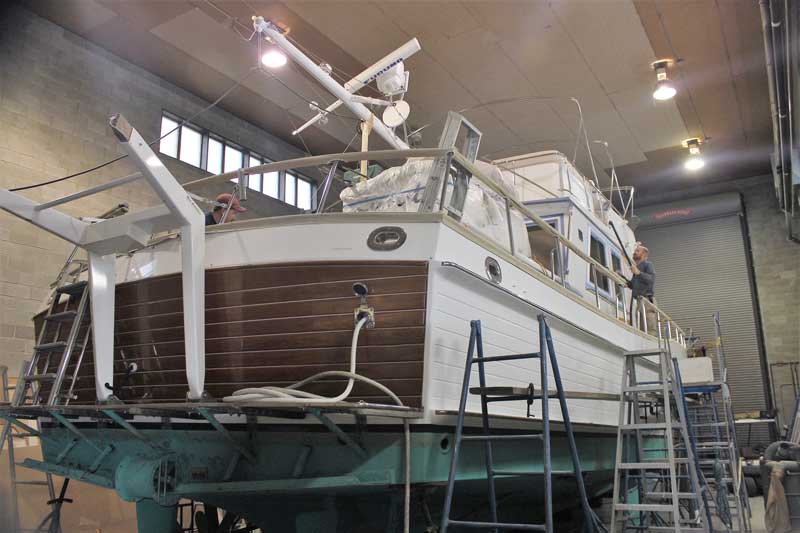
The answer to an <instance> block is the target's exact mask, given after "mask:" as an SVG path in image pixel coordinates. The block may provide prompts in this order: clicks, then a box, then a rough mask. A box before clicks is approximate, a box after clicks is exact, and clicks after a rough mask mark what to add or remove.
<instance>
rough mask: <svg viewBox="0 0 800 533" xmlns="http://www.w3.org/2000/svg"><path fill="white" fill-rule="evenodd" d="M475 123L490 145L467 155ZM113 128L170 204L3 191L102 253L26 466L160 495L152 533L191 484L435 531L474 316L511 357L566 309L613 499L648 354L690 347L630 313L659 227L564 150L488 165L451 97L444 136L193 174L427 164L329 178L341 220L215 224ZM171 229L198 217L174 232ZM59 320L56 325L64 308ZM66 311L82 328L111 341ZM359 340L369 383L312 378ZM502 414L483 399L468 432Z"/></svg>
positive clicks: (287, 516) (352, 519)
mask: <svg viewBox="0 0 800 533" xmlns="http://www.w3.org/2000/svg"><path fill="white" fill-rule="evenodd" d="M276 40H277V42H279V43H280V42H281V41H280V39H278V38H277V37H276ZM284 44H285V43H284ZM285 46H289V45H285ZM297 53H300V52H299V51H298V52H297ZM346 105H354V104H346ZM376 120H377V119H376ZM464 124H466V125H467V126H468V127H469V128H471V129H470V132H468V135H467V137H468V141H469V139H470V138H471V139H472V141H473V142H472V144H470V143H469V142H468V143H467V145H466V146H465V148H461V147H456V146H455V141H456V139H457V138H458V135H456V134H457V132H458V126H459V125H464ZM112 128H113V130H114V133H115V134H116V135H117V137H118V138H119V139H120V142H122V143H123V145H124V146H125V148H126V150H128V153H129V154H130V155H131V156H132V158H133V159H134V161H135V162H137V165H138V166H139V168H140V169H141V172H142V174H143V175H144V176H145V177H146V178H147V179H148V181H149V183H150V184H151V185H153V186H154V187H155V188H156V189H157V192H158V193H159V195H160V197H161V198H162V199H163V200H164V202H165V204H166V206H167V207H166V208H154V209H152V210H150V211H148V212H147V213H145V214H144V215H139V216H138V218H137V216H135V215H126V217H127V218H126V217H121V218H120V219H115V220H116V221H119V222H116V221H103V222H99V223H97V224H94V225H87V224H85V223H83V222H81V221H78V220H77V219H69V217H66V216H65V215H60V214H55V213H53V212H52V209H51V207H53V206H55V205H56V203H58V201H57V202H55V203H54V202H50V203H49V204H48V205H46V206H45V205H44V204H42V205H38V204H35V203H33V202H31V201H29V200H26V199H24V198H22V197H20V196H18V195H14V194H13V193H10V192H8V191H3V190H0V206H2V207H3V208H4V209H7V210H9V211H11V212H12V213H14V214H16V215H18V216H21V217H23V218H25V219H27V220H30V221H31V222H33V223H35V224H37V225H39V226H40V227H44V228H46V229H49V230H50V231H52V232H54V233H56V234H58V235H60V236H62V237H64V238H67V239H70V240H72V241H73V242H75V243H76V244H77V245H79V246H84V247H86V248H87V249H88V250H89V251H90V258H89V263H90V274H91V275H90V278H89V281H90V282H91V283H90V286H91V295H92V300H91V305H92V328H93V329H92V331H91V338H92V339H93V340H92V341H91V342H87V343H85V344H84V345H83V346H82V348H80V351H81V355H80V356H79V357H78V356H76V357H74V358H72V359H70V360H68V361H67V362H66V363H64V364H63V365H61V367H59V369H58V378H57V379H56V380H55V382H54V383H55V384H57V385H58V387H57V390H56V392H55V394H53V395H49V394H48V393H49V392H50V387H51V386H53V385H52V384H51V383H48V380H45V379H43V378H42V376H44V375H48V372H52V367H49V368H48V361H49V360H50V359H49V358H47V357H40V358H38V359H37V361H36V364H35V365H34V368H35V369H36V370H35V371H34V372H33V373H34V374H36V373H37V372H38V375H39V378H37V377H36V376H33V377H32V378H31V379H32V381H36V382H37V383H40V385H41V388H37V389H36V392H37V394H36V395H35V397H34V399H35V400H36V399H37V398H38V399H39V401H38V402H36V401H34V402H33V405H20V406H12V407H9V408H4V409H5V410H4V411H3V413H4V414H5V415H6V416H9V417H11V418H15V419H16V418H25V417H28V418H39V419H40V423H41V426H42V434H41V435H42V439H43V440H42V447H43V461H33V460H30V459H29V460H26V462H25V464H26V466H29V467H30V468H34V469H38V470H41V471H44V472H48V473H51V474H57V475H61V476H65V477H71V478H75V479H80V480H82V481H85V482H89V483H94V484H97V485H100V486H105V487H109V488H114V489H115V490H116V491H117V492H118V493H119V494H120V496H121V497H123V498H125V499H127V500H130V501H136V502H137V505H138V506H139V509H140V511H141V513H140V525H139V528H140V531H146V530H160V529H159V528H164V527H165V524H169V523H170V521H171V520H174V511H171V510H170V509H171V508H172V506H174V505H175V504H177V502H178V501H180V500H181V499H192V500H195V501H202V502H204V503H205V504H207V505H215V506H218V507H221V508H224V509H226V510H227V511H229V512H230V513H235V514H236V515H237V516H240V517H244V518H245V519H247V520H248V522H250V523H253V524H257V525H259V526H260V527H262V530H265V529H266V528H267V526H269V528H270V530H274V531H311V530H314V531H359V530H360V531H375V530H379V529H383V530H390V531H394V530H396V529H397V526H398V524H399V523H401V522H402V521H403V520H402V514H403V513H402V511H401V510H402V508H403V504H405V506H406V508H408V509H409V512H410V513H411V514H412V515H413V519H412V520H411V523H412V524H413V530H414V531H423V530H425V528H427V527H429V526H432V525H433V524H432V523H430V522H431V520H434V521H435V520H436V515H437V512H438V510H439V508H440V500H441V497H442V485H443V484H444V483H445V482H446V481H447V475H448V468H449V462H450V457H451V454H452V436H453V427H454V423H455V415H456V414H457V411H458V403H459V399H460V395H461V389H462V378H463V375H464V363H465V355H466V351H467V343H468V338H469V332H470V322H471V321H473V320H480V321H481V324H482V328H483V337H484V345H485V348H486V355H488V356H491V355H503V354H509V353H528V352H531V351H534V350H535V349H536V347H537V346H538V345H539V339H538V329H537V324H538V316H539V315H540V314H544V315H545V316H546V317H547V318H548V320H549V323H550V326H551V328H552V332H553V338H554V342H555V348H556V351H557V354H558V363H559V365H560V368H561V374H562V378H563V381H564V385H565V387H566V389H567V390H568V391H569V392H570V394H569V396H570V399H569V401H568V406H569V411H570V416H571V418H572V420H573V423H574V428H575V430H576V432H577V440H578V448H579V452H580V458H581V462H582V465H583V469H584V470H585V471H586V472H588V478H587V480H586V482H587V485H588V487H589V492H590V495H591V496H592V497H597V496H599V495H601V494H603V493H604V492H605V491H607V490H608V489H609V487H610V483H611V480H612V475H613V469H614V451H615V444H614V443H615V437H616V424H617V417H618V410H619V407H618V402H617V401H614V400H615V399H616V397H617V396H616V395H618V394H619V391H620V383H621V374H622V361H623V353H624V352H625V351H635V350H652V349H655V348H657V347H658V346H660V345H666V346H669V347H670V349H671V350H672V352H673V355H675V356H677V357H682V356H683V355H684V354H683V351H684V347H683V345H684V335H683V332H682V331H681V330H680V328H679V327H678V325H677V324H675V323H674V322H673V321H672V320H671V319H670V318H669V317H668V316H667V315H666V314H664V313H663V312H662V311H660V310H659V309H658V308H657V307H656V306H655V305H652V304H650V303H649V302H645V303H643V304H642V308H643V309H642V310H640V311H637V312H636V313H634V314H633V316H631V314H630V313H629V312H628V309H629V307H628V305H627V302H629V300H630V294H629V291H628V289H627V288H625V279H624V277H623V276H625V275H629V269H628V267H627V265H626V264H625V263H624V262H622V257H624V256H625V253H626V251H627V252H629V251H630V249H631V248H632V246H633V244H634V243H635V238H634V236H633V232H632V231H631V230H630V229H629V228H628V227H627V224H626V222H625V220H624V217H623V216H622V214H620V213H618V212H616V211H615V208H614V207H613V205H612V202H611V201H609V200H608V199H607V198H606V197H605V196H604V195H603V193H602V192H601V191H600V190H599V189H598V188H597V185H596V183H593V182H591V181H590V180H587V179H586V178H584V177H583V176H582V175H580V173H579V172H578V171H577V170H576V169H575V168H574V167H572V165H571V164H570V163H569V161H567V160H566V158H565V157H563V156H562V155H560V154H557V153H546V154H531V155H528V156H523V157H519V158H515V159H514V160H505V161H499V162H497V163H498V166H495V165H487V164H483V163H480V162H478V163H476V162H475V154H476V153H477V144H476V143H475V142H474V140H475V134H476V132H477V130H475V129H474V127H472V126H471V125H469V124H468V123H466V121H465V120H464V119H463V117H460V116H459V115H457V114H451V116H450V119H449V122H448V124H447V125H446V126H445V134H443V141H442V142H441V143H440V148H438V149H426V150H411V149H399V150H385V151H377V152H366V153H348V154H334V155H331V156H316V157H309V158H302V159H298V160H292V161H282V162H278V163H268V164H264V165H260V166H257V167H253V168H250V169H241V170H238V171H236V172H234V173H227V174H221V175H218V176H212V177H210V178H204V179H202V180H198V181H197V182H193V183H189V184H185V187H186V188H187V189H188V190H193V189H194V188H196V187H201V186H203V185H205V184H208V183H210V182H218V183H227V182H228V181H229V180H230V179H231V178H234V177H239V178H241V177H242V176H243V175H245V174H248V173H254V174H258V173H263V172H271V171H276V170H290V169H294V168H304V167H309V166H317V165H330V167H331V170H330V171H329V175H328V180H327V181H326V183H325V184H324V190H325V191H327V190H328V189H329V187H330V183H331V180H332V179H333V177H334V175H335V172H336V169H337V166H338V165H339V164H340V163H341V162H348V161H360V160H371V161H382V160H393V161H397V160H401V161H406V162H405V163H403V164H402V165H399V166H398V165H395V166H387V169H386V170H385V171H384V173H382V174H381V175H379V176H376V177H375V178H372V179H371V180H369V181H367V182H365V183H363V184H359V185H356V186H354V187H353V188H352V189H349V190H346V191H345V192H344V193H343V197H342V199H343V201H344V208H343V212H340V213H324V212H322V211H323V209H322V208H324V207H325V201H324V199H325V196H326V194H327V193H323V195H322V198H323V199H322V201H321V202H320V205H321V208H320V209H318V212H315V213H308V214H303V215H293V216H284V217H274V218H267V219H257V220H248V221H241V222H232V223H226V224H222V225H218V226H213V227H208V228H206V229H205V232H204V233H203V231H202V227H200V228H198V226H197V224H198V223H197V216H196V215H197V214H198V212H197V207H196V206H195V205H194V204H193V202H192V201H191V200H189V199H188V198H187V197H186V196H185V193H184V192H183V190H182V189H180V187H177V186H176V182H174V178H172V176H171V175H170V174H169V173H168V171H167V170H166V168H165V167H164V166H163V164H161V162H160V160H159V159H158V156H157V155H155V154H154V153H153V152H152V151H151V150H150V149H149V147H148V146H147V145H146V143H144V142H143V141H142V140H141V137H140V136H138V133H137V132H136V131H135V130H133V128H131V127H130V125H128V124H127V123H125V122H124V120H121V119H119V118H115V119H114V120H113V121H112ZM470 135H472V137H470ZM479 137H480V133H479V132H477V138H478V139H479ZM448 139H449V140H448ZM462 151H463V152H464V153H466V154H467V155H464V154H462V153H461V152H462ZM470 154H471V155H470ZM426 161H427V162H426ZM426 165H427V166H426ZM500 169H502V170H500ZM170 180H171V181H170ZM403 180H405V181H403ZM401 182H402V183H405V184H406V185H408V184H411V185H413V186H411V187H410V188H409V187H405V186H403V187H399V186H398V184H400V183H401ZM381 188H383V189H384V193H383V194H378V195H376V194H375V191H376V190H377V189H381ZM386 191H388V194H387V193H386ZM542 191H544V193H543V192H542ZM81 194H83V193H81ZM72 196H73V197H74V196H75V195H72ZM387 199H388V201H387ZM68 200H69V198H68V199H66V200H63V201H68ZM612 226H613V229H612ZM76 228H77V229H76ZM164 228H171V230H172V231H169V232H167V233H166V234H163V233H162V234H159V235H157V236H156V237H155V238H152V239H151V238H150V237H151V234H152V233H154V232H156V231H160V230H161V229H164ZM178 228H180V229H179V230H178ZM615 230H616V232H617V233H620V235H615ZM203 248H204V249H205V254H202V253H200V251H201V250H203ZM623 248H625V249H627V250H623ZM120 251H124V253H121V254H117V255H116V256H115V255H114V252H120ZM92 254H93V255H92ZM615 258H616V259H617V260H618V261H615ZM619 272H622V276H621V275H620V274H619ZM356 285H357V286H359V287H361V288H360V289H359V291H357V292H361V293H363V296H364V297H363V298H362V297H361V296H360V295H358V294H355V293H354V286H356ZM76 287H77V286H76ZM114 287H115V288H114ZM356 288H358V287H356ZM67 292H69V290H67ZM76 293H77V291H76ZM203 296H204V298H203ZM78 300H79V299H78V298H70V299H69V301H68V302H65V303H64V304H63V306H66V307H59V306H58V305H57V306H56V310H58V311H65V310H70V309H72V307H70V306H76V305H79V301H78ZM59 305H62V304H59ZM364 313H367V315H370V314H374V327H369V328H367V329H363V331H362V330H361V328H362V326H363V325H364V324H367V325H371V324H370V322H371V321H370V320H366V319H365V315H364ZM38 318H39V320H38V330H39V331H40V332H41V329H42V328H43V327H44V324H45V322H46V320H45V319H46V315H45V314H41V315H39V317H38ZM63 329H64V331H63V333H60V335H61V337H60V338H61V340H62V341H65V343H64V344H67V343H72V344H74V341H75V338H84V336H85V337H86V338H87V339H88V338H89V335H84V334H83V333H85V330H83V331H82V332H78V333H76V334H75V335H74V336H73V338H68V334H67V330H68V329H69V328H66V327H65V328H63ZM354 329H355V333H354ZM98 347H99V348H98ZM94 351H97V352H98V353H97V354H95V353H93V352H94ZM353 354H354V355H355V369H356V370H355V372H356V373H357V374H358V375H359V376H361V377H363V378H367V379H368V380H372V382H369V381H364V380H359V381H357V382H355V384H354V387H353V389H352V392H351V393H350V394H349V395H346V396H343V395H339V393H340V392H341V391H342V390H346V389H348V383H349V379H348V377H346V376H344V375H342V374H338V375H334V376H331V375H330V374H327V375H325V376H324V377H325V379H319V380H316V381H314V382H311V383H308V384H307V385H302V386H300V387H299V388H301V389H302V390H303V391H304V392H303V393H297V388H298V386H297V384H298V383H299V382H302V381H303V380H306V379H307V378H309V376H313V375H316V374H319V373H320V372H330V371H339V372H342V371H346V370H348V369H349V368H352V367H350V366H349V365H351V364H353V363H352V359H351V358H352V356H353ZM64 360H66V359H62V361H64ZM54 364H55V363H54ZM69 376H74V379H70V378H69ZM331 377H333V379H330V378H331ZM488 380H489V384H490V385H491V384H497V385H503V386H512V387H527V386H528V385H529V384H530V383H537V382H538V380H539V368H538V363H537V364H533V363H532V362H531V361H528V362H521V361H508V362H502V363H498V364H496V365H493V366H492V367H491V369H490V372H489V375H488ZM376 383H377V384H379V386H378V387H376ZM293 387H294V388H293ZM380 387H383V389H381V388H380ZM246 389H250V390H252V389H259V390H257V391H256V392H249V393H248V392H246ZM387 390H388V391H390V392H391V394H390V395H388V396H387ZM64 391H66V394H64ZM243 391H244V392H243ZM237 393H238V394H237ZM310 394H313V395H317V396H309V395H310ZM337 395H339V396H337ZM48 396H50V397H51V398H53V399H54V400H53V401H50V402H44V401H43V399H44V398H47V397H48ZM325 397H327V398H331V397H336V398H337V399H336V401H332V400H329V399H326V398H325ZM553 411H555V409H553ZM478 413H480V406H479V402H478V399H477V398H471V399H470V400H469V402H468V403H467V425H468V431H476V430H477V428H478V426H479V422H480V419H479V417H478V416H477V414H478ZM554 418H555V419H556V420H558V415H555V417H554ZM540 421H541V413H537V412H532V413H529V412H528V406H527V405H525V403H524V402H522V403H512V402H509V403H505V404H502V405H497V407H496V408H495V407H493V408H492V417H491V425H492V427H493V428H495V429H496V430H501V431H505V432H517V431H530V429H531V428H534V429H535V428H536V427H537V426H538V425H539V424H540ZM564 438H565V437H564V434H563V433H559V428H558V427H556V435H555V436H554V441H553V447H552V448H553V458H552V459H553V468H554V469H555V470H556V471H557V472H560V474H559V475H560V476H561V477H558V478H557V482H556V484H555V487H554V501H555V502H556V504H557V508H559V509H568V508H570V507H571V506H574V505H575V504H576V499H575V498H576V496H575V491H574V484H575V479H574V477H571V475H570V474H569V472H571V462H570V457H569V454H568V451H567V447H566V446H565V445H564ZM481 450H482V449H481V448H480V447H478V446H476V447H474V448H473V447H470V446H466V447H465V448H464V449H463V450H462V452H461V462H460V464H459V475H458V479H457V484H456V495H457V500H456V501H457V503H456V506H455V507H454V509H455V510H456V511H457V512H463V513H466V514H470V513H477V514H478V515H480V511H476V506H479V505H478V504H477V503H476V502H479V501H482V498H483V490H484V487H485V484H484V483H485V482H484V479H483V478H484V476H485V467H484V458H483V455H482V451H481ZM495 465H496V466H497V467H498V468H502V469H503V470H505V471H512V472H519V475H507V476H503V477H502V478H500V479H499V480H498V490H500V491H502V493H503V494H505V495H506V498H505V499H504V504H503V509H504V513H507V514H508V515H514V516H519V517H521V518H519V520H518V521H523V520H524V519H531V515H536V514H537V513H538V509H539V507H538V505H537V503H538V502H539V500H540V498H541V495H542V494H541V490H540V485H539V483H538V482H537V475H538V474H539V473H540V472H541V471H542V467H543V465H542V461H541V448H540V446H538V445H534V446H531V445H530V444H525V443H516V444H514V443H511V444H508V445H506V446H503V447H497V449H496V453H495ZM531 475H533V476H531ZM532 478H533V481H531V480H532ZM404 484H405V485H406V486H407V492H406V495H405V497H404V496H403V495H402V487H403V485H404ZM409 494H411V495H413V499H414V501H417V502H419V505H415V506H414V508H413V510H411V509H410V507H411V505H410V502H411V499H412V497H411V496H409ZM531 502H533V505H532V504H531ZM164 509H167V511H164ZM170 513H173V514H170ZM431 517H433V518H431ZM509 518H511V516H509ZM534 518H535V517H534ZM337 524H338V525H337ZM148 528H150V529H148Z"/></svg>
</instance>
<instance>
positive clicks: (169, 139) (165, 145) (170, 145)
mask: <svg viewBox="0 0 800 533" xmlns="http://www.w3.org/2000/svg"><path fill="white" fill-rule="evenodd" d="M177 128H178V122H177V121H175V120H172V119H170V118H168V117H161V135H160V136H161V137H164V135H167V133H169V132H171V131H172V130H175V131H172V133H170V134H169V135H167V136H166V137H164V138H163V139H161V142H160V143H159V145H158V150H159V152H161V153H162V154H166V155H168V156H170V157H174V158H176V159H177V157H178V136H179V135H180V133H179V131H180V130H179V129H177Z"/></svg>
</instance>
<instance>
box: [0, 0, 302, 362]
mask: <svg viewBox="0 0 800 533" xmlns="http://www.w3.org/2000/svg"><path fill="white" fill-rule="evenodd" d="M0 4H2V5H0V187H2V188H5V189H9V188H13V187H18V186H24V185H30V184H33V183H38V182H41V181H46V180H49V179H52V178H54V177H60V176H66V175H68V174H71V173H74V172H77V171H80V170H83V169H86V168H89V167H93V166H95V165H97V164H98V163H101V162H104V161H106V160H109V159H111V158H114V157H116V156H118V155H120V154H122V153H123V152H122V150H121V149H120V148H119V147H118V144H117V142H116V141H115V139H114V138H113V136H112V135H111V134H110V132H109V129H108V119H109V117H110V116H111V115H112V114H114V113H122V114H124V115H125V117H126V118H127V119H128V121H129V122H130V123H131V124H132V125H133V126H134V127H135V128H137V129H138V130H139V132H140V133H141V134H142V135H143V136H144V138H145V139H155V138H156V137H158V135H159V133H160V125H161V113H162V110H167V111H170V112H172V113H175V114H176V115H178V116H181V117H190V116H191V115H193V114H195V113H196V112H197V111H199V110H201V109H202V108H204V107H205V106H206V105H208V102H206V101H204V100H201V99H200V98H197V97H196V96H194V95H192V94H190V93H188V92H186V91H184V90H182V89H180V88H178V87H176V86H174V85H171V84H170V83H168V82H166V81H164V80H163V79H160V78H158V77H156V76H153V75H152V74H149V73H148V72H146V71H144V70H142V69H140V68H138V67H136V66H135V65H132V64H130V63H128V62H126V61H124V60H122V59H120V58H118V57H116V56H114V55H112V54H110V53H108V52H107V51H105V50H103V49H101V48H99V47H97V46H95V45H93V44H91V43H89V42H88V41H86V40H85V39H83V38H81V37H79V36H77V35H75V34H72V33H70V32H68V31H66V30H64V29H63V28H61V27H60V26H57V25H55V24H53V23H51V22H49V21H47V20H45V19H43V18H40V17H38V16H37V15H34V14H33V13H31V12H29V11H27V10H25V9H24V8H22V7H19V6H15V5H9V4H13V2H0ZM194 122H195V123H197V124H198V125H200V126H202V127H205V128H207V129H209V130H210V131H213V132H215V133H217V134H219V135H222V136H223V137H226V138H228V139H230V140H232V141H234V142H236V143H239V144H241V145H242V146H245V147H247V148H250V149H252V150H255V151H257V152H259V153H260V154H262V155H265V156H268V157H270V158H273V159H285V158H291V157H301V156H303V155H305V154H304V153H303V152H302V151H301V150H299V149H297V148H295V147H294V146H292V145H289V144H287V143H285V142H283V141H282V140H280V139H278V138H276V137H273V136H272V135H270V134H269V133H267V132H265V131H264V130H261V129H259V128H258V127H256V126H254V125H253V124H251V123H248V122H246V121H244V120H241V119H239V118H238V117H236V116H233V115H231V114H230V113H227V112H225V111H223V110H222V109H220V108H214V109H212V110H210V111H208V112H206V113H204V114H203V115H201V116H200V117H198V118H197V119H195V120H194ZM162 159H163V160H164V161H165V163H166V164H167V166H168V167H169V168H170V170H172V172H173V173H174V174H175V176H176V177H177V178H178V179H179V180H181V181H185V180H190V179H195V178H198V177H203V176H205V175H207V174H206V173H205V172H203V171H201V170H199V169H196V168H194V167H191V166H189V165H186V164H184V163H182V162H180V161H177V160H175V159H171V158H169V157H166V156H162ZM134 170H135V169H134V167H133V166H132V165H131V164H130V163H129V162H128V161H127V160H123V161H121V162H119V163H116V164H114V165H112V166H110V167H106V168H104V169H102V170H100V171H98V172H94V173H92V174H89V175H86V176H81V177H79V178H76V179H74V180H70V181H65V182H61V183H58V184H53V185H48V186H45V187H41V188H37V189H32V190H29V191H25V192H23V193H22V194H23V195H24V196H26V197H28V198H31V199H33V200H36V201H44V200H48V199H53V198H57V197H60V196H63V195H65V194H69V193H72V192H75V191H77V190H80V189H83V188H86V187H88V186H92V185H97V184H100V183H104V182H106V181H108V180H109V179H111V178H114V177H118V176H124V175H126V174H130V173H131V172H133V171H134ZM224 188H225V186H219V187H217V188H214V189H213V190H208V191H205V195H206V196H209V197H211V196H213V195H214V194H215V193H217V192H220V191H222V190H224ZM155 202H156V198H155V196H154V195H153V194H152V193H151V192H150V190H149V188H148V187H147V186H146V185H143V184H136V183H134V184H130V185H128V186H124V187H120V188H116V189H112V190H110V191H107V192H104V193H102V194H98V195H96V196H92V197H89V198H86V199H83V200H81V201H78V202H75V203H72V204H68V205H66V206H64V207H63V211H64V212H67V213H69V214H73V215H89V216H91V215H98V214H100V213H102V212H104V211H106V210H108V209H109V208H111V207H112V206H114V205H116V204H119V203H128V204H129V205H130V207H131V209H132V210H137V209H142V208H144V207H148V206H151V205H153V204H154V203H155ZM248 207H249V208H250V213H248V214H247V215H248V216H269V215H282V214H289V213H296V212H298V210H297V209H296V208H294V207H293V206H290V205H287V204H284V203H283V202H280V201H277V200H274V199H272V198H269V197H267V196H264V195H260V194H258V193H251V194H249V195H248ZM70 250H71V245H69V244H68V243H67V242H65V241H62V240H60V239H59V238H57V237H54V236H52V235H50V234H48V233H46V232H44V231H42V230H39V229H37V228H35V227H34V226H32V225H30V224H28V223H27V222H24V221H21V220H19V219H17V218H15V217H12V216H11V215H8V214H6V213H2V212H0V365H7V366H8V367H9V369H10V371H11V372H12V373H14V374H16V372H17V369H18V368H19V365H20V362H21V361H22V359H23V358H25V357H29V356H30V354H31V348H32V346H33V341H34V339H33V327H32V325H31V316H32V315H33V314H34V312H36V311H37V310H39V309H40V306H41V305H42V301H43V300H45V299H46V297H47V296H48V294H49V285H50V283H51V282H52V281H53V279H54V278H55V276H56V274H57V273H58V271H59V270H60V268H61V266H62V264H63V263H64V260H65V259H66V257H67V254H68V253H69V251H70Z"/></svg>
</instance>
